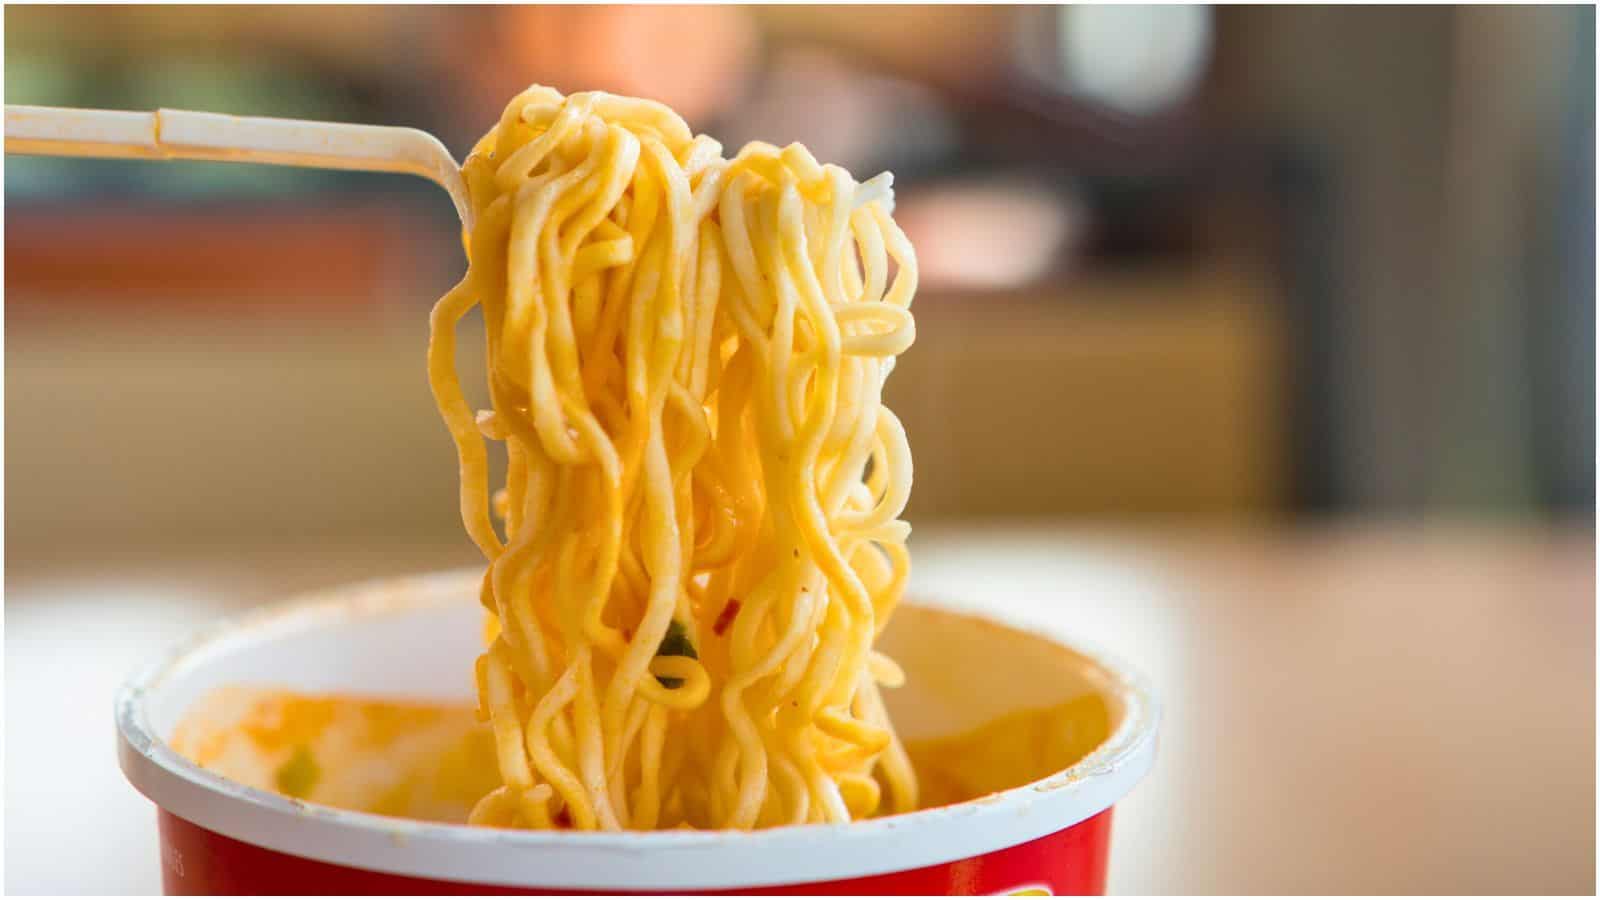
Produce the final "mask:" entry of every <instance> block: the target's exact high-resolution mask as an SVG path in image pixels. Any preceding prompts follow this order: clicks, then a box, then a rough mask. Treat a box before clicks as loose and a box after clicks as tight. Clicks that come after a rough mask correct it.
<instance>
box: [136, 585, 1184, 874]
mask: <svg viewBox="0 0 1600 900" xmlns="http://www.w3.org/2000/svg"><path fill="white" fill-rule="evenodd" d="M481 577H482V572H481V571H478V570H457V571H449V572H439V573H434V574H429V575H422V576H411V577H406V578H398V579H381V580H377V581H371V582H364V583H361V584H357V585H352V586H347V587H342V588H336V589H334V590H330V591H323V592H318V593H315V594H311V595H307V596H304V597H302V598H300V599H297V600H291V601H289V602H286V603H283V604H274V605H271V606H268V607H264V608H261V609H258V610H254V611H251V612H248V613H246V614H244V615H241V616H236V617H233V618H229V619H225V620H223V621H221V622H218V623H216V624H213V625H211V626H209V627H206V628H204V629H201V630H200V631H198V632H196V633H195V634H193V635H191V636H190V637H189V638H187V639H186V640H184V641H182V642H180V643H178V644H177V645H175V646H174V647H172V648H171V649H170V650H168V651H167V652H166V653H164V654H162V655H161V656H160V657H158V658H157V659H156V660H154V661H153V662H151V663H149V664H147V665H146V666H144V667H142V668H140V669H139V670H138V671H136V672H135V673H134V674H133V675H132V676H131V677H130V678H129V679H128V680H127V681H126V682H125V683H124V684H123V685H122V687H121V688H120V690H119V691H118V692H117V697H116V720H117V731H118V759H119V761H120V763H121V766H122V770H123V773H124V774H125V775H126V777H127V778H128V780H129V782H131V783H132V784H133V786H134V787H135V788H136V789H138V790H139V792H140V793H142V794H144V795H145V796H146V797H148V798H150V799H151V800H152V801H154V802H155V803H156V805H157V806H159V807H160V808H162V809H163V810H165V811H167V812H169V813H171V814H173V815H175V816H177V817H178V818H181V819H184V820H186V821H189V822H191V823H193V824H195V825H199V826H201V827H203V828H206V829H208V830H210V831H214V832H217V833H219V834H222V835H224V836H227V837H230V838H234V839H235V840H239V841H243V842H245V843H248V844H253V845H256V846H260V847H265V848H267V849H270V850H275V851H278V852H282V853H288V854H291V855H295V856H302V857H307V858H310V859H314V860H318V861H322V862H328V863H333V864H336V865H341V866H348V867H352V868H358V869H365V870H370V871H378V872H385V873H390V874H396V875H404V876H410V877H416V878H427V879H434V880H440V881H451V882H461V883H469V884H482V885H499V886H524V887H533V886H537V887H543V888H554V889H580V888H608V889H614V890H667V891H671V890H691V889H693V890H718V889H731V888H755V887H764V886H771V885H803V884H807V883H811V882H822V881H834V880H840V879H848V878H860V877H867V876H872V875H879V874H884V873H888V872H899V871H906V870H910V869H917V868H922V867H924V866H930V865H938V864H941V863H946V862H951V861H954V860H959V859H965V858H969V857H974V856H979V855H982V854H985V853H989V852H993V851H995V850H1000V849H1004V848H1006V847H1011V846H1015V845H1017V844H1021V843H1026V842H1027V841H1030V840H1035V839H1037V838H1041V837H1044V836H1046V835H1049V834H1053V833H1055V832H1058V831H1061V830H1063V829H1065V828H1069V827H1071V826H1073V825H1076V824H1077V823H1079V822H1082V821H1084V820H1086V819H1089V818H1091V817H1092V816H1094V815H1096V814H1098V813H1100V812H1103V811H1105V810H1106V809H1109V808H1110V807H1111V806H1112V805H1113V804H1114V803H1116V802H1117V801H1118V800H1120V799H1121V798H1122V797H1123V796H1125V795H1126V794H1127V793H1128V792H1129V791H1131V790H1132V789H1133V787H1134V785H1135V784H1137V783H1138V782H1139V780H1140V779H1142V778H1143V777H1144V775H1145V774H1146V773H1147V772H1149V770H1150V768H1151V767H1152V765H1153V764H1154V760H1155V750H1156V733H1157V727H1158V724H1159V720H1160V709H1159V706H1158V704H1157V701H1156V699H1155V697H1154V695H1153V693H1152V691H1151V690H1150V687H1149V684H1148V683H1147V682H1146V680H1145V679H1144V678H1143V677H1142V676H1140V675H1139V674H1137V673H1136V672H1135V671H1134V670H1132V669H1131V668H1129V667H1127V666H1126V665H1124V664H1123V663H1121V662H1120V661H1119V660H1116V659H1115V658H1113V657H1111V656H1109V655H1108V654H1105V653H1104V652H1101V651H1098V650H1091V649H1089V648H1086V647H1085V646H1084V645H1083V643H1082V642H1081V641H1078V640H1076V639H1072V638H1068V637H1066V636H1064V635H1061V634H1059V633H1057V632H1058V631H1059V629H1055V628H1051V627H1049V626H1048V625H1047V624H1045V623H1039V622H1028V623H1026V626H1027V628H1028V630H1030V631H1031V632H1033V633H1034V634H1037V635H1039V636H1041V637H1044V638H1046V639H1047V640H1050V641H1051V642H1052V643H1056V644H1059V645H1061V646H1063V647H1065V648H1067V649H1069V650H1071V651H1073V652H1076V653H1078V654H1079V655H1081V656H1083V657H1085V658H1086V659H1088V660H1090V661H1091V662H1093V663H1094V665H1095V666H1096V667H1097V668H1098V669H1100V671H1101V672H1102V673H1104V675H1105V677H1106V678H1107V681H1108V685H1107V688H1106V689H1107V690H1108V691H1109V692H1111V693H1114V694H1115V695H1116V696H1117V697H1118V699H1119V700H1120V701H1121V702H1122V704H1123V707H1124V709H1125V713H1124V715H1123V717H1122V721H1121V722H1120V724H1119V725H1118V726H1117V727H1116V728H1115V729H1114V730H1113V732H1112V734H1111V735H1110V736H1109V737H1108V738H1107V739H1106V740H1105V741H1104V742H1103V743H1102V744H1101V745H1100V746H1099V747H1097V748H1096V749H1095V750H1094V751H1092V752H1090V753H1089V754H1088V755H1087V756H1085V757H1084V758H1083V759H1081V760H1079V761H1078V762H1077V763H1076V764H1074V765H1073V766H1071V767H1069V768H1067V769H1065V770H1063V771H1060V772H1057V773H1055V774H1053V775H1050V776H1048V777H1046V778H1043V779H1040V780H1038V781H1034V782H1031V783H1029V784H1025V785H1022V786H1020V787H1016V788H1012V789H1010V790H1006V791H1002V792H999V793H996V794H992V795H989V796H987V797H983V798H979V799H977V800H972V801H968V802H965V803H959V804H954V805H951V806H945V807H937V808H933V809H924V810H919V811H917V812H913V813H905V814H902V815H896V816H889V817H885V818H881V819H870V820H867V821H863V822H852V823H849V824H844V825H796V826H786V827H779V828H768V829H761V830H758V831H750V832H739V831H698V832H697V831H653V832H622V833H615V832H613V833H602V832H574V831H555V832H552V831H513V830H505V829H488V828H480V827H473V826H466V825H446V824H438V823H431V822H421V821H414V820H407V819H398V818H392V817H388V816H380V815H375V814H371V813H360V812H352V811H349V810H342V809H335V808H332V807H326V806H321V805H318V804H311V803H305V802H302V801H298V800H294V799H291V798H288V797H284V796H281V795H278V794H274V793H270V792H267V791H262V790H258V789H255V788H251V787H247V786H245V785H242V784H240V783H238V782H234V781H231V780H228V779H226V778H223V777H222V776H220V775H217V774H216V773H213V772H211V771H208V770H206V769H203V768H201V767H200V766H198V765H196V764H195V763H193V762H192V761H190V760H189V759H187V758H186V757H184V756H182V755H180V754H179V753H178V752H177V751H176V750H174V749H173V748H172V747H171V746H170V745H169V744H168V743H167V742H166V740H165V739H164V738H163V737H162V736H161V735H158V734H157V733H155V730H154V729H153V728H152V726H151V724H150V721H149V716H148V714H147V703H146V700H147V698H148V697H150V696H151V695H152V693H153V692H155V691H157V690H159V689H160V687H161V686H162V684H163V683H164V682H165V681H166V680H168V679H170V678H173V677H175V676H177V675H180V674H181V673H182V672H183V671H185V670H186V669H188V668H191V667H193V666H196V665H198V664H200V663H201V662H202V661H203V660H204V659H206V658H209V657H212V656H213V655H215V654H219V653H226V652H227V651H228V650H229V649H230V648H235V647H238V646H240V645H241V644H246V643H251V642H256V641H262V640H265V639H267V638H269V637H271V636H274V635H282V634H284V633H287V632H294V631H299V630H305V629H310V628H314V627H315V626H316V625H317V624H318V623H326V622H328V621H330V617H336V618H344V617H350V616H363V615H366V616H370V615H375V614H377V613H379V612H384V611H390V612H392V611H397V610H400V609H403V608H414V607H417V606H427V605H433V604H440V603H444V602H450V598H452V597H453V598H455V601H454V602H459V598H460V597H461V596H462V591H463V589H466V590H472V591H475V590H476V586H477V583H478V580H479V579H481ZM396 597H403V598H409V599H407V600H404V601H402V602H396V600H395V598H396ZM915 605H919V606H926V607H930V608H933V609H937V610H942V611H945V612H950V613H952V614H955V615H962V616H968V617H972V618H983V619H987V620H989V621H992V622H995V623H998V624H1001V625H1009V626H1011V627H1016V626H1017V625H1019V624H1024V623H1016V622H1008V621H1007V620H1006V619H1005V618H1003V617H1000V616H995V615H990V614H985V615H983V616H981V617H980V616H973V614H972V613H970V612H966V611H954V610H951V609H950V608H949V606H947V605H946V604H942V603H939V602H927V601H922V602H919V603H916V604H915Z"/></svg>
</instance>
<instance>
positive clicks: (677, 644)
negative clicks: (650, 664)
mask: <svg viewBox="0 0 1600 900" xmlns="http://www.w3.org/2000/svg"><path fill="white" fill-rule="evenodd" d="M656 655H657V656H687V657H689V658H690V659H699V658H700V654H699V653H698V652H697V651H696V650H695V649H694V642H693V641H690V640H689V630H688V629H687V628H684V627H683V623H682V622H679V621H678V620H677V619H673V620H672V621H671V622H670V623H669V624H668V625H667V633H666V635H664V636H663V637H662V638H661V646H659V647H657V648H656ZM656 681H658V682H660V683H661V686H662V687H664V688H666V689H668V690H673V689H675V688H678V687H681V686H682V685H683V679H682V678H674V677H672V676H670V675H668V676H661V675H657V676H656Z"/></svg>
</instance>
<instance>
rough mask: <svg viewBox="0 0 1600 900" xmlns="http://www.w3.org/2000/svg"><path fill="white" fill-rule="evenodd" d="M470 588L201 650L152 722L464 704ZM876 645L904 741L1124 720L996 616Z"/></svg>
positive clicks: (273, 623) (920, 611)
mask: <svg viewBox="0 0 1600 900" xmlns="http://www.w3.org/2000/svg"><path fill="white" fill-rule="evenodd" d="M476 588H477V582H476V579H472V580H465V579H463V580H459V581H457V580H452V579H439V578H435V579H426V580H419V581H418V582H416V583H414V584H408V585H407V586H406V587H404V588H401V589H391V590H387V591H385V592H383V593H382V595H376V594H375V595H373V596H370V597H368V598H365V600H366V602H362V601H361V600H358V601H357V602H354V603H351V604H349V605H347V606H346V607H345V608H344V609H343V610H342V611H339V610H336V609H330V610H328V611H327V612H326V613H325V614H317V613H316V612H312V611H306V612H300V613H291V614H288V615H285V616H283V617H281V618H278V619H268V620H265V621H263V622H261V623H260V624H259V625H257V626H255V627H252V628H250V629H248V630H245V631H242V632H239V633H236V634H233V635H230V636H228V637H226V638H223V639H221V640H218V641H216V642H213V643H211V644H209V645H205V646H202V647H200V648H198V649H197V650H195V651H194V652H191V653H189V654H187V655H185V656H184V657H183V658H182V659H181V661H180V662H179V663H178V665H176V666H175V667H174V668H173V669H172V670H171V671H170V672H169V674H168V676H167V677H165V678H163V679H161V680H160V682H159V683H158V684H157V685H156V688H155V690H154V691H152V693H151V695H150V696H149V697H148V700H147V702H148V707H147V709H148V712H149V716H150V724H151V726H152V728H153V730H154V731H155V733H156V734H158V735H160V736H162V737H163V738H168V737H170V736H171V735H172V733H173V729H174V728H176V726H177V723H178V722H179V720H180V719H181V718H182V716H183V715H184V713H185V712H187V711H188V709H189V708H190V707H191V706H192V705H193V704H194V702H195V701H196V700H198V699H199V698H200V697H202V696H203V695H205V694H206V693H208V692H209V691H211V690H212V689H213V688H217V687H222V686H227V685H245V686H262V687H277V688H285V689H289V690H295V691H305V692H319V693H344V694H359V695H364V696H374V697H395V698H410V699H430V700H446V701H450V700H457V701H460V702H462V703H470V702H472V691H473V685H472V661H473V659H474V658H475V657H476V656H477V655H478V654H479V653H480V652H482V645H481V643H480V641H481V635H482V624H483V623H482V608H481V607H480V606H479V605H478V602H477V597H476ZM879 646H880V647H881V648H882V649H883V650H884V651H885V652H887V653H888V654H889V655H890V656H891V657H893V658H894V659H895V660H896V661H897V662H899V663H900V665H901V667H902V668H904V669H905V672H906V684H905V686H904V687H901V688H898V689H896V690H893V691H888V692H886V697H887V702H888V704H889V707H890V712H891V714H892V715H893V716H894V721H895V725H896V728H897V729H898V730H899V732H900V734H901V736H902V737H904V738H906V739H908V740H916V739H920V738H929V737H942V736H946V735H952V734H958V733H961V732H964V731H968V730H970V729H973V728H977V727H978V726H980V725H983V724H984V723H986V722H990V721H993V720H994V719H997V718H999V717H1001V716H1003V715H1006V714H1007V713H1011V712H1015V711H1019V710H1025V709H1037V708H1042V707H1050V706H1055V705H1057V704H1061V703H1065V702H1067V701H1069V700H1072V699H1074V698H1076V697H1079V696H1082V695H1083V694H1087V693H1093V692H1096V691H1102V692H1105V693H1106V696H1107V699H1108V700H1109V701H1111V706H1112V715H1113V717H1114V718H1115V719H1120V717H1121V715H1122V710H1121V708H1120V704H1119V703H1118V702H1117V701H1116V699H1115V694H1114V693H1112V692H1110V691H1108V690H1107V688H1108V687H1109V685H1108V684H1106V678H1105V676H1104V673H1101V672H1099V671H1098V669H1097V667H1096V666H1095V665H1094V663H1093V662H1092V661H1090V660H1088V659H1086V658H1084V657H1081V656H1079V655H1077V654H1076V653H1073V652H1072V651H1070V650H1067V649H1066V648H1064V647H1062V646H1061V645H1059V644H1056V643H1053V642H1051V641H1048V640H1045V639H1043V638H1039V637H1035V636H1033V635H1030V634H1026V633H1023V632H1019V631H1014V630H1011V629H1009V628H1004V627H1001V626H998V625H995V624H993V623H989V622H978V621H975V620H973V619H971V618H967V617H964V616H958V615H956V614H952V613H946V612H941V611H939V610H936V609H929V608H924V607H919V606H914V605H910V604H907V605H903V606H901V607H900V609H898V610H897V611H896V613H895V616H894V619H893V620H892V621H891V622H890V625H889V627H888V628H887V629H886V630H885V632H884V634H883V636H882V639H881V641H880V644H879ZM1112 725H1113V727H1115V722H1113V723H1112Z"/></svg>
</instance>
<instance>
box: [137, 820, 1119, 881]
mask: <svg viewBox="0 0 1600 900" xmlns="http://www.w3.org/2000/svg"><path fill="white" fill-rule="evenodd" d="M1110 839H1111V810H1109V809H1108V810H1106V811H1104V812H1101V813H1099V814H1097V815H1095V816H1092V817H1090V818H1088V819H1086V820H1084V821H1082V822H1079V823H1078V824H1076V825H1073V826H1072V827H1070V828H1066V829H1063V830H1061V831H1058V832H1056V833H1054V834H1048V835H1045V836H1044V837H1042V838H1038V839H1037V840H1032V841H1028V842H1027V843H1025V844H1018V845H1017V846H1015V847H1007V848H1005V849H1003V850H995V851H993V852H991V853H984V854H981V855H979V856H974V857H969V858H967V859H961V860H956V861H953V862H948V863H941V864H939V865H933V866H924V867H922V868H920V869H910V870H907V871H904V872H889V873H885V874H882V875H869V876H865V877H862V878H849V879H844V880H840V881H821V882H811V883H808V884H795V885H777V886H769V887H757V888H744V889H733V890H722V891H698V892H697V891H682V890H677V889H674V890H672V893H710V894H716V893H738V894H935V895H1007V894H1009V895H1018V896H1026V895H1036V896H1037V895H1050V894H1101V893H1104V892H1105V881H1106V858H1107V851H1108V849H1109V847H1110ZM161 851H162V858H163V859H164V860H166V861H167V863H168V864H167V865H166V866H164V867H163V871H162V875H163V887H164V888H165V890H166V892H167V893H168V894H573V893H583V892H582V891H575V890H570V889H564V890H554V889H551V890H545V889H540V888H537V887H515V886H501V885H479V884H466V883H459V882H450V881H435V880H430V879H426V878H412V877H410V876H406V875H395V874H392V873H386V872H374V871H369V870H366V869H360V868H354V867H350V866H344V865H338V864H335V863H328V862H321V861H318V860H313V859H307V858H305V857H300V856H290V855H288V854H285V853H279V852H278V851H276V850H268V849H266V848H265V847H257V846H255V845H252V844H247V843H244V842H242V841H237V840H234V839H233V838H229V837H224V836H223V835H220V834H217V833H216V832H214V831H210V830H208V829H205V828H201V827H200V826H198V825H195V824H193V823H191V822H188V821H185V820H184V819H180V818H178V817H177V816H174V815H172V814H171V813H168V812H166V811H165V810H163V811H162V812H161ZM528 881H529V882H530V883H537V881H538V875H537V873H530V874H529V878H528ZM596 890H603V889H601V888H598V887H597V889H596ZM606 893H611V892H609V891H606Z"/></svg>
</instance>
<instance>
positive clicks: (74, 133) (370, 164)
mask: <svg viewBox="0 0 1600 900" xmlns="http://www.w3.org/2000/svg"><path fill="white" fill-rule="evenodd" d="M5 136H6V152H7V153H21V154H27V155H34V156H96V157H108V158H117V159H198V160H211V161H216V162H246V163H266V164H269V165H278V166H304V167H307V168H314V169H361V170H365V171H370V172H402V173H406V174H410V175H420V176H422V177H423V178H426V179H428V180H429V181H432V182H433V183H435V184H437V185H439V186H440V187H442V188H444V189H445V190H446V191H448V192H449V194H450V199H451V201H453V202H454V203H455V206H456V214H457V215H459V216H460V217H461V223H462V224H463V225H465V226H466V227H467V228H468V229H471V227H472V204H471V203H470V202H468V199H467V183H466V181H465V180H463V179H462V177H461V167H460V166H458V165H457V164H456V161H455V158H454V157H452V156H451V155H450V151H449V150H447V149H446V148H445V146H444V144H443V143H442V142H440V140H439V139H438V138H436V137H434V136H433V135H431V134H429V133H427V132H426V131H421V130H419V129H416V128H398V127H394V126H388V125H351V124H346V123H343V122H308V121H304V120H301V119H271V118H265V117H261V116H229V115H223V114H220V113H207V112H189V111H186V110H180V109H158V110H156V111H155V112H124V111H117V110H105V109H70V108H65V107H54V106H18V105H13V104H9V103H8V104H6V135H5Z"/></svg>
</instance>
